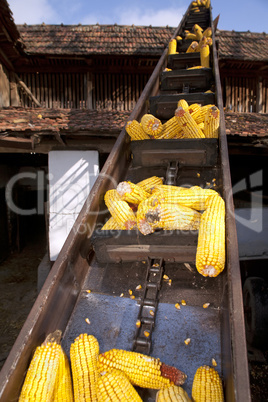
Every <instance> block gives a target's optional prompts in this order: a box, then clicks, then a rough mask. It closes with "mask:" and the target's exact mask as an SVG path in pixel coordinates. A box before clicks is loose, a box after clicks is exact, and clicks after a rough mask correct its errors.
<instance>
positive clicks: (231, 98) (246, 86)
mask: <svg viewBox="0 0 268 402" xmlns="http://www.w3.org/2000/svg"><path fill="white" fill-rule="evenodd" d="M222 86H223V95H224V106H225V107H226V108H227V109H228V110H232V111H233V112H245V113H248V112H249V113H268V79H267V78H261V77H258V76H257V75H256V76H255V77H254V76H252V77H245V76H243V75H242V74H241V75H240V76H238V75H233V76H232V75H231V74H230V75H228V76H227V75H226V76H224V77H222Z"/></svg>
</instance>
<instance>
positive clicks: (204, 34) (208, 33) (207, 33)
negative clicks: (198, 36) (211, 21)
mask: <svg viewBox="0 0 268 402" xmlns="http://www.w3.org/2000/svg"><path fill="white" fill-rule="evenodd" d="M203 36H206V38H211V36H212V29H211V28H210V27H208V28H207V29H206V30H205V31H204V32H203Z"/></svg>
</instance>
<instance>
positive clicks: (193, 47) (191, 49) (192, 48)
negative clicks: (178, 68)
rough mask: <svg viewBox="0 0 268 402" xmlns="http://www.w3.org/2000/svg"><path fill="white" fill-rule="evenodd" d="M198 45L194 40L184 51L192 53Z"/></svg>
mask: <svg viewBox="0 0 268 402" xmlns="http://www.w3.org/2000/svg"><path fill="white" fill-rule="evenodd" d="M197 47H198V42H197V41H196V40H194V41H193V42H192V43H191V44H190V45H189V46H188V48H187V50H186V53H193V52H196V51H197V50H196V49H197Z"/></svg>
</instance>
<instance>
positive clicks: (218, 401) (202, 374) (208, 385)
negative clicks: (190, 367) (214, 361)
mask: <svg viewBox="0 0 268 402" xmlns="http://www.w3.org/2000/svg"><path fill="white" fill-rule="evenodd" d="M192 400H193V402H205V401H211V402H224V396H223V388H222V381H221V379H220V376H219V374H218V372H217V371H216V370H215V369H214V368H212V367H209V366H201V367H199V368H198V369H197V370H196V373H195V376H194V381H193V386H192Z"/></svg>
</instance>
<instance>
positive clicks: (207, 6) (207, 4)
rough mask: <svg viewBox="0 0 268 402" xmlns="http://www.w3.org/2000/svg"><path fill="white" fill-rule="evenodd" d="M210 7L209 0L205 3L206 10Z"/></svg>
mask: <svg viewBox="0 0 268 402" xmlns="http://www.w3.org/2000/svg"><path fill="white" fill-rule="evenodd" d="M209 7H210V0H207V1H206V8H209Z"/></svg>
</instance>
